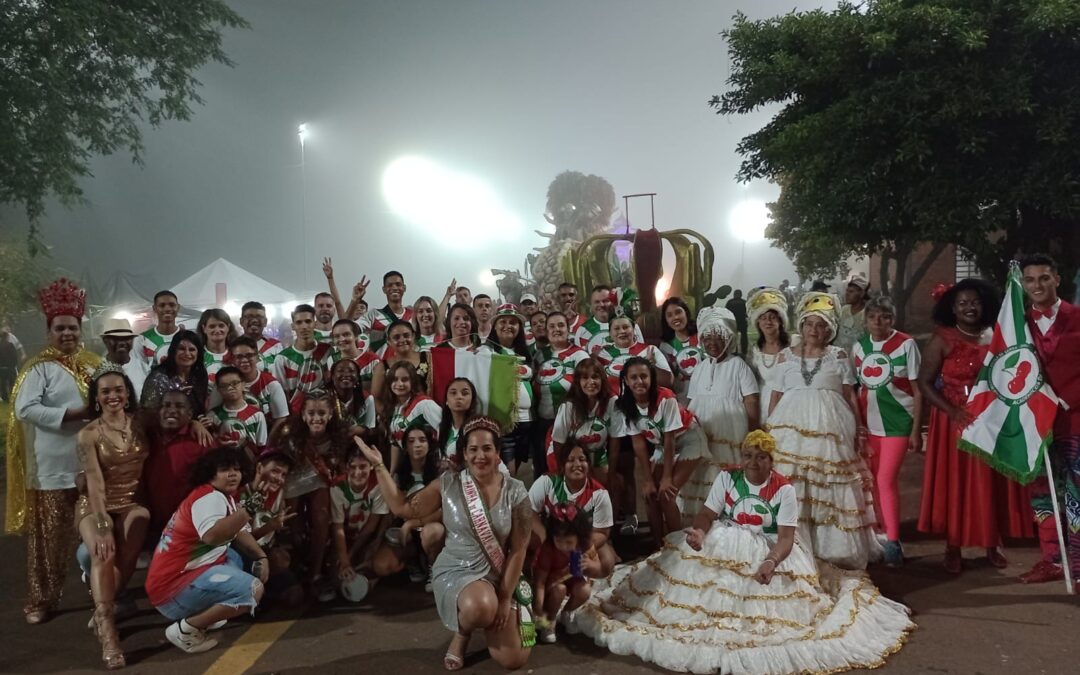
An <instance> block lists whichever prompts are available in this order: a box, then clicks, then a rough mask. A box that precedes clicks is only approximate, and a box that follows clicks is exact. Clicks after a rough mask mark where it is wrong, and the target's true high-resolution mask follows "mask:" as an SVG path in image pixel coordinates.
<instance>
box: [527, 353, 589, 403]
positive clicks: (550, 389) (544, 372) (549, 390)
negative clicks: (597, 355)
mask: <svg viewBox="0 0 1080 675" xmlns="http://www.w3.org/2000/svg"><path fill="white" fill-rule="evenodd" d="M587 358H589V355H588V354H587V353H586V352H585V350H584V349H581V348H580V347H577V346H575V345H570V346H569V347H567V348H566V349H564V350H562V351H560V352H556V351H555V349H554V347H551V346H547V347H544V348H543V349H541V350H540V353H539V357H538V358H537V361H539V362H540V367H539V369H538V370H537V373H536V381H537V382H538V383H539V384H540V417H541V418H542V419H545V420H550V419H555V411H556V410H558V408H559V406H560V405H562V402H563V401H565V400H566V394H567V393H569V391H570V385H571V384H573V383H574V367H575V366H577V364H578V363H580V362H581V361H584V360H585V359H587Z"/></svg>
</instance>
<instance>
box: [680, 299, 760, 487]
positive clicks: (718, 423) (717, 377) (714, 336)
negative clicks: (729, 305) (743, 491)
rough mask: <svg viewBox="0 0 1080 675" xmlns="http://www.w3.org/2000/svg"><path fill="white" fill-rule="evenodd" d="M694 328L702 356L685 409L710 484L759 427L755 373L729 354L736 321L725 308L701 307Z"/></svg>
mask: <svg viewBox="0 0 1080 675" xmlns="http://www.w3.org/2000/svg"><path fill="white" fill-rule="evenodd" d="M697 326H698V339H699V340H700V341H701V346H702V351H703V352H704V354H703V357H702V360H701V363H700V364H698V366H697V367H696V368H695V369H694V374H693V375H692V376H691V377H690V386H689V388H688V396H689V399H690V406H689V409H690V412H692V413H694V416H695V417H696V418H697V420H698V422H699V423H700V424H701V428H702V429H703V430H704V431H705V438H706V440H708V442H709V457H710V461H711V462H712V463H713V466H714V470H713V471H712V472H709V473H706V474H705V478H704V480H705V481H706V482H707V483H708V484H709V485H711V484H712V482H713V478H715V476H716V473H715V470H716V469H719V468H721V467H723V466H724V465H730V464H737V463H738V461H739V448H740V447H741V445H742V439H743V438H745V437H746V434H747V432H748V431H750V430H751V429H757V428H758V419H759V416H760V413H759V411H760V409H761V404H760V399H759V398H758V384H757V380H756V379H755V378H754V373H753V372H751V370H750V366H748V365H746V361H743V360H742V359H740V358H739V357H737V356H735V355H734V353H733V352H734V346H735V338H736V337H737V336H738V331H737V329H736V324H735V316H734V315H733V314H732V313H731V312H730V311H728V310H727V309H722V308H714V307H706V308H705V309H703V310H701V312H700V313H699V314H698V318H697Z"/></svg>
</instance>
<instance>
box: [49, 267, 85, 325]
mask: <svg viewBox="0 0 1080 675" xmlns="http://www.w3.org/2000/svg"><path fill="white" fill-rule="evenodd" d="M38 302H40V303H41V311H42V312H44V313H45V319H46V321H47V322H48V323H49V324H52V321H53V319H55V318H56V317H58V316H73V317H75V318H76V319H79V320H80V321H81V320H82V318H83V314H85V313H86V291H84V290H83V289H81V288H79V287H78V286H76V285H75V282H73V281H69V280H67V279H64V278H60V279H57V280H56V281H54V282H52V283H51V284H49V285H48V286H46V287H45V288H43V289H41V290H40V291H38Z"/></svg>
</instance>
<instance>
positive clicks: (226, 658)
mask: <svg viewBox="0 0 1080 675" xmlns="http://www.w3.org/2000/svg"><path fill="white" fill-rule="evenodd" d="M294 623H296V620H289V621H273V622H270V623H257V624H255V625H253V626H252V627H251V628H249V629H248V630H247V632H246V633H244V634H243V635H241V636H240V639H238V640H237V641H236V642H234V643H233V645H232V646H231V647H229V648H228V649H226V650H225V653H224V654H222V655H221V656H219V657H218V659H217V661H214V663H213V664H212V665H211V666H210V667H209V668H207V669H206V672H205V673H204V674H203V675H240V674H241V673H244V672H246V671H247V669H248V668H251V667H252V666H254V665H255V662H256V661H258V660H259V657H260V656H262V655H263V654H264V653H265V652H266V650H267V649H269V648H270V645H272V644H274V642H275V641H276V640H277V639H278V638H280V637H281V636H282V635H284V634H285V631H287V630H289V628H290V627H291V626H292V625H293V624H294Z"/></svg>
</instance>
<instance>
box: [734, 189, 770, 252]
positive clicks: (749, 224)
mask: <svg viewBox="0 0 1080 675" xmlns="http://www.w3.org/2000/svg"><path fill="white" fill-rule="evenodd" d="M770 220H772V215H771V214H770V213H769V207H768V206H766V205H765V202H763V201H761V200H760V199H747V200H746V201H741V202H739V203H738V204H736V205H735V206H734V208H732V209H731V213H730V214H729V215H728V224H729V225H730V226H731V231H732V232H733V233H734V234H735V237H736V238H738V239H739V241H747V242H754V241H761V240H762V239H764V238H765V228H766V227H768V226H769V221H770Z"/></svg>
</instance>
